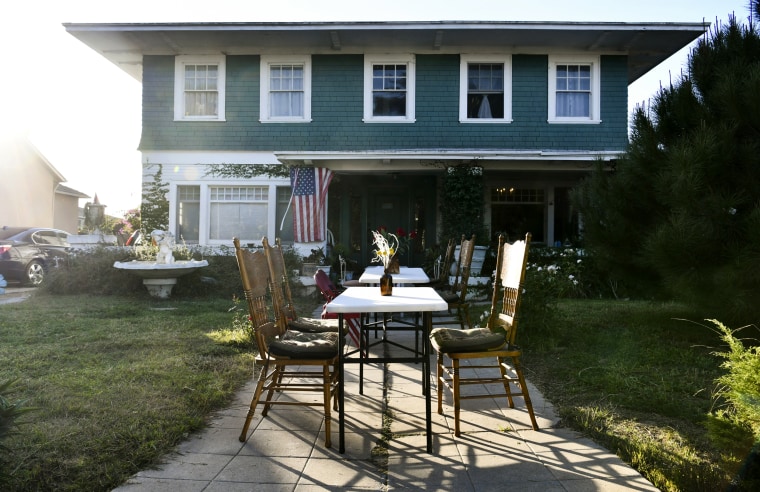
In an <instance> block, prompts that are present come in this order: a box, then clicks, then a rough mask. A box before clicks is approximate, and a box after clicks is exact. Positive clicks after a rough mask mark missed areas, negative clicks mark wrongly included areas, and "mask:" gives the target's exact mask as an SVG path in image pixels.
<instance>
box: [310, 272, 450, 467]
mask: <svg viewBox="0 0 760 492" xmlns="http://www.w3.org/2000/svg"><path fill="white" fill-rule="evenodd" d="M447 308H448V304H447V303H446V301H444V300H443V299H442V298H441V296H440V295H438V293H437V292H436V291H435V289H433V288H432V287H394V288H393V295H390V296H382V295H380V289H379V288H375V287H349V288H348V289H346V290H345V291H343V292H342V293H341V294H340V295H339V296H338V297H336V298H335V299H333V300H332V301H331V302H330V303H328V304H327V306H326V307H325V310H326V311H327V312H328V313H336V314H337V315H338V319H339V323H340V329H339V330H338V333H340V350H338V378H339V380H338V415H339V419H338V420H339V424H338V427H339V442H340V444H339V451H340V452H341V453H344V452H345V451H346V448H345V439H344V429H345V412H344V408H345V407H344V378H343V375H344V371H343V366H344V364H346V363H361V362H362V360H363V359H362V356H361V355H360V356H359V358H356V357H346V356H344V354H343V347H344V345H345V342H346V338H345V333H344V331H343V315H344V314H348V313H382V314H384V315H385V314H392V313H422V324H423V327H424V333H425V336H424V337H423V340H422V350H421V351H420V352H417V351H414V356H413V357H372V358H371V359H370V360H371V361H373V362H391V361H393V362H418V363H421V364H422V390H423V394H424V396H425V420H426V422H425V425H426V428H425V430H426V433H427V451H428V453H432V452H433V436H432V421H431V415H430V356H429V353H430V351H429V349H428V346H429V340H428V336H429V335H430V330H431V329H432V319H433V318H432V313H433V311H441V310H444V309H447ZM362 318H363V317H362Z"/></svg>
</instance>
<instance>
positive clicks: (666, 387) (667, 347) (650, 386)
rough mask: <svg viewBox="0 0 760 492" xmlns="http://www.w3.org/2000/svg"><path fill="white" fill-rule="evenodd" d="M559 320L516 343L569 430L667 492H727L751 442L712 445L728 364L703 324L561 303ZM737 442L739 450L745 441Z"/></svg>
mask: <svg viewBox="0 0 760 492" xmlns="http://www.w3.org/2000/svg"><path fill="white" fill-rule="evenodd" d="M553 316H554V317H553V318H552V320H551V322H549V323H543V324H542V326H540V327H538V328H536V329H535V330H531V328H530V327H529V326H523V329H522V331H521V333H520V335H519V337H518V338H519V341H520V343H521V344H522V345H523V348H524V357H523V363H524V366H525V368H526V373H527V378H528V379H529V380H530V381H531V382H533V383H534V384H535V385H536V386H537V387H538V388H539V389H540V390H541V391H542V393H543V394H544V396H545V397H546V398H548V399H549V400H550V401H551V402H552V403H553V404H554V405H555V410H557V412H558V413H559V416H560V418H561V419H562V425H563V426H568V427H571V428H574V429H577V430H580V431H583V432H584V433H585V434H587V435H589V436H590V437H592V438H593V439H595V440H596V441H597V442H599V443H601V444H603V445H604V446H605V447H607V448H608V449H610V450H611V451H613V452H615V453H617V454H618V456H620V457H621V458H622V459H624V460H625V461H626V462H628V463H630V464H631V465H633V466H634V468H636V469H637V470H638V471H639V472H641V473H642V474H643V475H644V476H645V477H646V478H647V479H649V480H650V481H651V482H652V483H653V484H654V485H655V486H656V487H658V488H659V489H660V490H664V491H686V490H688V491H701V490H705V491H708V490H709V491H712V490H725V489H726V487H727V486H728V485H729V483H730V482H731V480H732V479H733V477H734V476H735V474H736V471H737V469H738V467H739V465H740V463H741V461H742V460H743V459H744V457H745V456H746V453H748V452H749V450H750V448H751V445H752V439H751V438H750V439H749V440H747V439H744V443H743V444H742V445H741V446H738V448H736V449H733V450H727V449H724V448H719V447H717V446H716V445H715V443H714V442H712V441H711V440H710V439H709V438H708V431H707V421H708V415H709V414H710V412H711V410H712V409H713V406H714V404H715V400H714V395H715V382H714V381H715V379H716V378H717V377H718V376H719V375H720V374H722V370H721V369H720V364H721V362H722V361H721V360H720V359H719V358H717V357H716V356H715V355H714V352H715V350H716V348H717V347H718V346H719V345H721V341H720V340H719V338H718V336H717V335H716V333H715V331H714V329H713V328H711V327H710V326H709V324H708V323H706V322H703V321H702V320H703V318H704V317H703V316H700V315H699V314H698V313H694V312H691V311H688V310H687V309H686V308H684V307H683V306H682V305H679V304H674V303H661V302H647V301H611V300H598V301H589V300H563V301H560V302H559V304H558V305H557V309H556V312H555V313H554V315H553ZM685 320H692V321H694V322H688V321H685ZM733 435H734V439H733V441H734V443H735V442H736V441H737V439H738V440H741V439H740V438H738V437H737V436H742V435H745V434H743V433H742V431H741V430H740V429H733ZM750 437H751V436H750Z"/></svg>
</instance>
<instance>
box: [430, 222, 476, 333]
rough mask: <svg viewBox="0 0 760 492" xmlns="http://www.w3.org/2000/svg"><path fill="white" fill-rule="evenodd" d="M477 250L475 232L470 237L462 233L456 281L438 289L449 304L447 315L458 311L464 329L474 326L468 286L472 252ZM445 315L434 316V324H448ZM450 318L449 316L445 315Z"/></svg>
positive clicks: (460, 323)
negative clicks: (471, 318)
mask: <svg viewBox="0 0 760 492" xmlns="http://www.w3.org/2000/svg"><path fill="white" fill-rule="evenodd" d="M473 251H475V234H473V235H472V237H471V238H470V239H465V236H464V235H462V242H461V246H460V247H459V259H458V260H457V269H456V272H455V274H454V283H452V284H451V285H450V286H449V287H447V288H445V289H438V293H439V294H440V295H441V297H442V298H443V300H444V301H446V302H447V303H448V304H449V310H448V312H447V313H446V314H447V315H449V316H450V315H451V314H452V310H455V311H456V316H457V320H459V326H460V327H461V328H462V329H465V325H467V328H472V321H470V303H469V302H468V301H467V287H468V283H469V282H470V266H471V265H472V253H473ZM442 316H444V315H441V314H437V315H436V316H435V317H434V320H433V325H441V324H448V323H449V321H448V319H443V320H442V319H441V317H442ZM445 317H446V318H448V316H445Z"/></svg>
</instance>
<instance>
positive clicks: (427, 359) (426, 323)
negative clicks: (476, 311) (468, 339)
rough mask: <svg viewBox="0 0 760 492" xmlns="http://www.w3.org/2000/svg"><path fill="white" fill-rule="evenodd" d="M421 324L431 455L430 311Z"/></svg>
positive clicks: (427, 425)
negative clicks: (422, 326)
mask: <svg viewBox="0 0 760 492" xmlns="http://www.w3.org/2000/svg"><path fill="white" fill-rule="evenodd" d="M422 319H423V323H424V326H425V330H424V331H423V333H425V336H424V337H422V356H423V358H424V362H423V364H424V365H425V366H424V367H423V369H422V373H423V374H424V377H425V382H424V383H423V389H424V393H425V425H426V428H425V431H426V433H427V452H428V453H431V454H432V453H433V423H432V420H431V411H430V350H429V345H430V344H429V343H428V342H429V338H428V337H429V334H430V331H431V330H432V329H433V313H432V312H430V311H425V313H424V314H423V315H422Z"/></svg>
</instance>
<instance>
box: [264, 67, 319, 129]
mask: <svg viewBox="0 0 760 492" xmlns="http://www.w3.org/2000/svg"><path fill="white" fill-rule="evenodd" d="M272 65H303V85H304V87H303V93H304V94H303V99H304V100H303V112H304V114H303V115H300V116H276V117H273V116H271V115H270V111H269V82H270V78H269V75H270V69H271V67H272ZM260 66H261V70H260V71H261V81H260V84H259V86H260V92H259V108H260V110H259V121H260V122H261V123H309V122H310V121H311V56H309V55H304V56H269V55H263V56H262V57H261V65H260Z"/></svg>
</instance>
